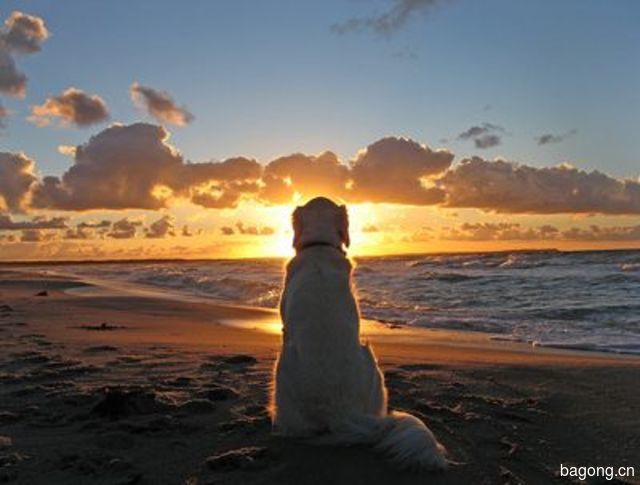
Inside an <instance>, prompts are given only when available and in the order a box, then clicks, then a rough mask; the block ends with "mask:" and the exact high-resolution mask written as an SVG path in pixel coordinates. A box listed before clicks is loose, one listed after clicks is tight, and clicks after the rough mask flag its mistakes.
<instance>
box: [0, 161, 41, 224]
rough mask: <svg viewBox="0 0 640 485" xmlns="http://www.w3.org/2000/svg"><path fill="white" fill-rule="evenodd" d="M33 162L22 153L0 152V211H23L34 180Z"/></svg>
mask: <svg viewBox="0 0 640 485" xmlns="http://www.w3.org/2000/svg"><path fill="white" fill-rule="evenodd" d="M34 169H35V164H34V162H33V160H31V159H30V158H29V157H27V156H26V155H25V154H24V153H8V152H0V211H2V210H3V208H4V209H5V210H8V211H9V212H14V213H20V212H23V211H24V210H25V208H26V206H27V198H28V195H29V193H30V191H31V188H32V186H33V185H34V184H35V182H36V176H35V174H34Z"/></svg>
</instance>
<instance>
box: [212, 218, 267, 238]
mask: <svg viewBox="0 0 640 485" xmlns="http://www.w3.org/2000/svg"><path fill="white" fill-rule="evenodd" d="M220 232H221V233H222V235H223V236H233V235H234V234H242V235H245V236H271V235H272V234H275V232H276V231H275V229H273V228H272V227H269V226H262V227H257V226H247V225H246V224H245V223H244V222H240V221H238V222H236V225H235V229H234V228H233V227H231V226H222V227H221V228H220Z"/></svg>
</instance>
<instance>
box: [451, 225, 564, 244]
mask: <svg viewBox="0 0 640 485" xmlns="http://www.w3.org/2000/svg"><path fill="white" fill-rule="evenodd" d="M558 232H559V231H558V229H557V228H556V227H553V226H548V225H545V226H540V227H523V226H521V225H520V224H518V223H511V222H481V223H464V224H460V225H459V226H456V227H453V228H445V229H444V230H443V231H442V234H441V236H440V238H441V239H450V240H460V241H523V240H525V241H534V240H542V239H545V240H546V239H556V238H557V235H558Z"/></svg>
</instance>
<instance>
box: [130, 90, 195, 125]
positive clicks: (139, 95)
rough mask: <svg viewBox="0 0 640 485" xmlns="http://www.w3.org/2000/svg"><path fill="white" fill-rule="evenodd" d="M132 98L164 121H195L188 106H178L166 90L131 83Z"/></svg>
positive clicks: (174, 123)
mask: <svg viewBox="0 0 640 485" xmlns="http://www.w3.org/2000/svg"><path fill="white" fill-rule="evenodd" d="M131 99H132V100H133V102H134V103H135V104H136V105H137V106H140V107H142V108H144V109H145V110H146V111H147V112H148V113H149V114H150V115H151V116H153V117H154V118H156V119H158V120H159V121H162V122H164V123H169V124H172V125H178V126H183V125H186V124H188V123H191V122H192V121H193V115H192V114H191V113H190V112H189V111H187V109H186V108H184V107H180V106H178V105H177V104H176V102H175V101H174V100H173V98H172V97H171V96H170V95H169V93H167V92H165V91H158V90H157V89H153V88H150V87H148V86H142V85H140V84H138V83H136V82H134V83H133V84H132V85H131Z"/></svg>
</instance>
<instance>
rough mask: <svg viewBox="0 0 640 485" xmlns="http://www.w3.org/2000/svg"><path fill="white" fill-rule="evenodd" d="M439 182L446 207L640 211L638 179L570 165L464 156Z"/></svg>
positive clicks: (551, 211)
mask: <svg viewBox="0 0 640 485" xmlns="http://www.w3.org/2000/svg"><path fill="white" fill-rule="evenodd" d="M438 186H439V187H440V188H442V190H444V191H445V192H446V196H447V197H446V201H445V204H444V205H446V206H447V207H473V208H477V209H483V210H488V211H495V212H503V213H531V214H534V213H535V214H556V213H602V214H640V183H639V182H637V181H634V180H618V179H615V178H612V177H610V176H608V175H606V174H604V173H602V172H598V171H593V172H586V171H584V170H578V169H577V168H575V167H572V166H570V165H567V164H563V165H559V166H556V167H550V168H548V167H545V168H537V167H530V166H527V165H519V164H517V163H513V162H506V161H502V160H498V161H493V162H491V161H487V160H484V159H482V158H480V157H473V158H469V159H465V160H462V162H460V164H458V165H457V166H456V167H455V168H453V169H452V170H450V171H448V172H447V173H446V174H445V175H444V176H443V177H442V178H441V179H440V180H439V181H438Z"/></svg>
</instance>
